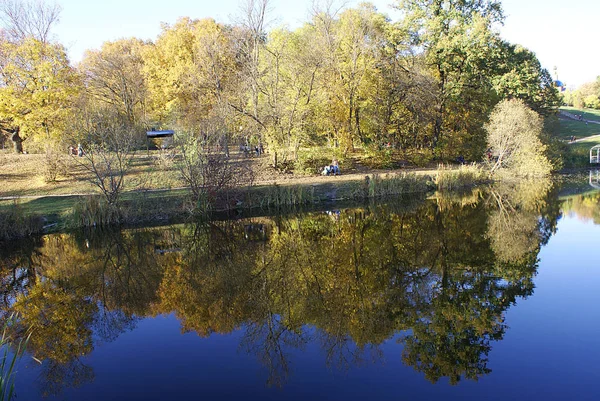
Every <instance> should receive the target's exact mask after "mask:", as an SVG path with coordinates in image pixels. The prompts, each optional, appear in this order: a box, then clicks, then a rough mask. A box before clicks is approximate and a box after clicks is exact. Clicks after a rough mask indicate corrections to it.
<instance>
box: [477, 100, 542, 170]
mask: <svg viewBox="0 0 600 401" xmlns="http://www.w3.org/2000/svg"><path fill="white" fill-rule="evenodd" d="M542 130H543V120H542V118H541V117H540V116H539V114H537V113H536V112H535V111H533V110H531V109H530V108H529V107H527V106H526V105H525V103H524V102H523V101H522V100H516V99H513V100H504V101H502V102H500V103H499V104H498V105H497V106H496V107H495V108H494V111H493V112H492V114H491V115H490V121H489V122H488V124H487V125H486V131H487V133H488V137H487V141H488V147H489V149H490V152H491V154H492V156H493V157H492V159H490V171H491V173H492V174H493V173H496V172H501V171H503V172H506V173H509V174H512V175H516V176H525V177H535V176H545V175H548V174H550V172H551V171H552V169H553V166H552V163H551V162H550V160H549V159H548V157H547V156H546V150H547V147H546V145H545V144H544V143H542V141H541V139H540V137H541V134H542Z"/></svg>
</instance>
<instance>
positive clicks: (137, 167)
mask: <svg viewBox="0 0 600 401" xmlns="http://www.w3.org/2000/svg"><path fill="white" fill-rule="evenodd" d="M77 161H79V159H77ZM45 163H46V160H45V155H44V154H27V155H17V154H14V153H10V152H9V151H7V150H4V151H0V182H2V187H1V188H0V197H1V196H38V195H64V194H90V193H96V192H97V189H96V187H95V186H93V185H92V184H91V183H90V182H89V181H88V178H89V175H88V173H87V172H86V171H85V169H84V168H83V167H82V166H81V165H78V164H77V162H76V161H75V160H73V159H70V158H68V157H66V158H65V159H64V164H65V165H66V171H63V172H62V174H59V177H58V179H57V180H56V182H52V183H46V182H45V179H44V166H45ZM125 183H126V187H125V190H126V191H132V190H140V189H167V188H175V187H180V186H182V183H181V182H180V181H179V179H178V174H177V172H176V171H175V168H174V166H173V165H172V164H169V163H166V162H162V161H161V159H160V158H159V156H158V153H156V154H154V153H151V154H150V156H148V155H147V154H146V152H143V153H142V152H140V153H138V154H137V155H136V156H135V157H134V159H133V162H132V166H131V168H130V170H129V171H128V172H127V175H126V177H125Z"/></svg>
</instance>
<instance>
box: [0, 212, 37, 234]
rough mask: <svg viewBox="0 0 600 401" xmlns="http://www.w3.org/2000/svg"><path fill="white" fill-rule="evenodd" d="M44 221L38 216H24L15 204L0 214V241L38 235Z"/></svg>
mask: <svg viewBox="0 0 600 401" xmlns="http://www.w3.org/2000/svg"><path fill="white" fill-rule="evenodd" d="M43 227H44V221H43V219H42V218H41V217H40V216H36V215H25V214H24V213H23V211H22V210H21V208H20V207H19V206H18V205H17V204H16V203H15V204H13V205H12V206H10V207H9V208H7V210H5V211H2V212H0V240H12V239H17V238H23V237H27V236H29V235H32V234H36V233H40V232H41V231H42V229H43Z"/></svg>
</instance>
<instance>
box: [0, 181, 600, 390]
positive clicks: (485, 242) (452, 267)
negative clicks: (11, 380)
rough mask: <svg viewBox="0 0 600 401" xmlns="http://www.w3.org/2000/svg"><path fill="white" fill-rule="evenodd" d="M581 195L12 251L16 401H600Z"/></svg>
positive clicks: (341, 212) (8, 266) (514, 191)
mask: <svg viewBox="0 0 600 401" xmlns="http://www.w3.org/2000/svg"><path fill="white" fill-rule="evenodd" d="M589 189H590V190H591V189H592V188H589ZM583 190H584V187H581V188H580V189H577V190H575V191H574V190H568V189H565V188H564V187H561V185H558V184H556V183H552V182H550V181H544V180H541V181H540V180H538V181H534V182H521V183H516V184H507V183H504V184H497V185H495V186H493V187H491V188H476V189H473V190H470V191H468V192H467V193H461V194H456V193H451V194H447V193H437V194H430V195H429V196H427V197H425V196H422V197H420V198H416V199H415V198H411V199H395V200H386V201H385V202H380V203H367V204H361V205H352V206H348V207H341V206H339V205H337V206H336V205H333V204H332V205H330V206H324V207H323V208H322V209H321V210H312V211H297V212H294V213H292V212H287V213H275V212H271V213H266V212H265V213H256V214H255V215H253V216H251V217H244V216H237V217H235V218H230V219H224V218H216V219H215V220H212V221H209V222H194V223H185V224H176V225H171V226H164V227H145V228H140V227H138V228H128V229H123V230H95V231H78V232H69V233H60V234H51V235H46V236H43V237H41V238H31V239H26V240H22V241H19V242H17V243H9V244H4V245H3V246H2V248H1V250H0V273H1V278H0V279H1V280H2V292H1V294H0V295H1V299H0V313H1V314H2V318H3V319H6V317H7V316H9V314H11V313H13V312H17V313H18V314H19V315H18V316H19V318H18V320H17V322H16V323H15V324H14V325H13V326H12V327H11V329H10V331H11V333H12V334H13V335H14V336H17V337H25V336H26V335H27V333H28V332H29V331H30V330H31V333H32V334H31V338H30V340H29V343H28V345H27V351H28V352H27V353H26V354H25V355H24V356H23V358H22V359H21V360H20V362H19V366H18V371H17V374H16V391H17V396H18V398H17V399H18V400H37V399H47V400H118V399H123V400H164V399H209V400H213V399H214V400H217V399H224V400H239V399H264V400H281V399H293V400H296V399H297V400H306V399H316V400H365V399H378V400H379V399H380V400H397V399H409V400H433V399H445V400H598V399H600V388H599V387H598V383H599V382H600V369H598V360H600V312H598V310H599V308H598V306H599V305H600V291H599V290H598V289H599V288H600V254H599V253H598V244H599V243H600V193H599V192H589V191H587V190H586V193H583ZM567 194H568V195H567Z"/></svg>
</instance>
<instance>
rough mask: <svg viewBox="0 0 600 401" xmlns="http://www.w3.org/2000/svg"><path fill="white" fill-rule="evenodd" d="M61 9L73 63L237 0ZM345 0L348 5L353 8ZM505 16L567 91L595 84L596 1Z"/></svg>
mask: <svg viewBox="0 0 600 401" xmlns="http://www.w3.org/2000/svg"><path fill="white" fill-rule="evenodd" d="M58 2H59V4H60V5H61V6H62V8H63V12H62V14H61V21H60V23H59V25H58V26H57V28H56V29H55V32H56V34H57V35H58V39H59V40H60V41H61V42H62V43H64V44H65V45H66V46H67V48H68V49H69V54H70V56H71V59H72V60H73V61H74V62H78V61H79V60H81V58H82V55H83V53H84V51H85V50H86V49H95V48H99V47H100V46H101V44H102V42H104V41H107V40H115V39H119V38H123V37H132V36H135V37H138V38H141V39H152V40H154V39H155V38H156V36H157V35H158V34H159V32H160V24H161V22H166V23H174V22H175V21H176V20H177V18H178V17H183V16H189V17H192V18H204V17H213V18H215V19H216V20H218V21H221V22H231V21H232V19H233V18H234V17H235V15H236V14H237V13H238V10H239V4H240V1H239V0H164V1H157V0H100V1H85V0H58ZM358 2H359V1H357V0H349V1H346V3H347V4H348V5H350V6H352V5H356V4H358ZM371 2H372V3H374V4H375V5H376V6H377V8H378V9H379V10H380V11H383V12H385V13H388V14H389V15H390V16H391V17H392V19H394V17H395V15H394V12H393V10H392V9H391V8H389V6H388V5H389V4H390V3H392V2H393V0H372V1H371ZM311 3H312V0H272V13H271V15H272V18H273V19H274V20H275V24H281V23H286V24H288V25H290V26H291V27H294V26H298V25H299V24H301V23H302V22H303V21H306V20H307V19H308V9H309V6H310V4H311ZM502 3H503V6H504V11H505V14H506V16H507V18H506V23H505V25H504V27H502V28H501V30H500V32H501V34H502V36H503V37H504V38H506V39H507V40H509V41H510V42H512V43H520V44H522V45H524V46H525V47H527V48H529V49H530V50H532V51H534V52H535V53H536V54H537V56H538V58H539V59H540V61H541V62H542V65H543V66H544V67H545V68H547V69H548V70H549V71H550V72H551V73H552V74H553V75H554V67H557V69H558V76H559V79H561V80H562V81H564V82H566V83H567V84H568V85H569V87H576V86H579V85H581V84H582V83H585V82H589V81H593V80H595V78H596V76H598V75H600V50H599V49H598V47H597V46H596V43H597V40H598V39H597V32H598V25H597V24H600V20H599V17H600V0H570V1H564V0H504V1H503V2H502Z"/></svg>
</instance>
